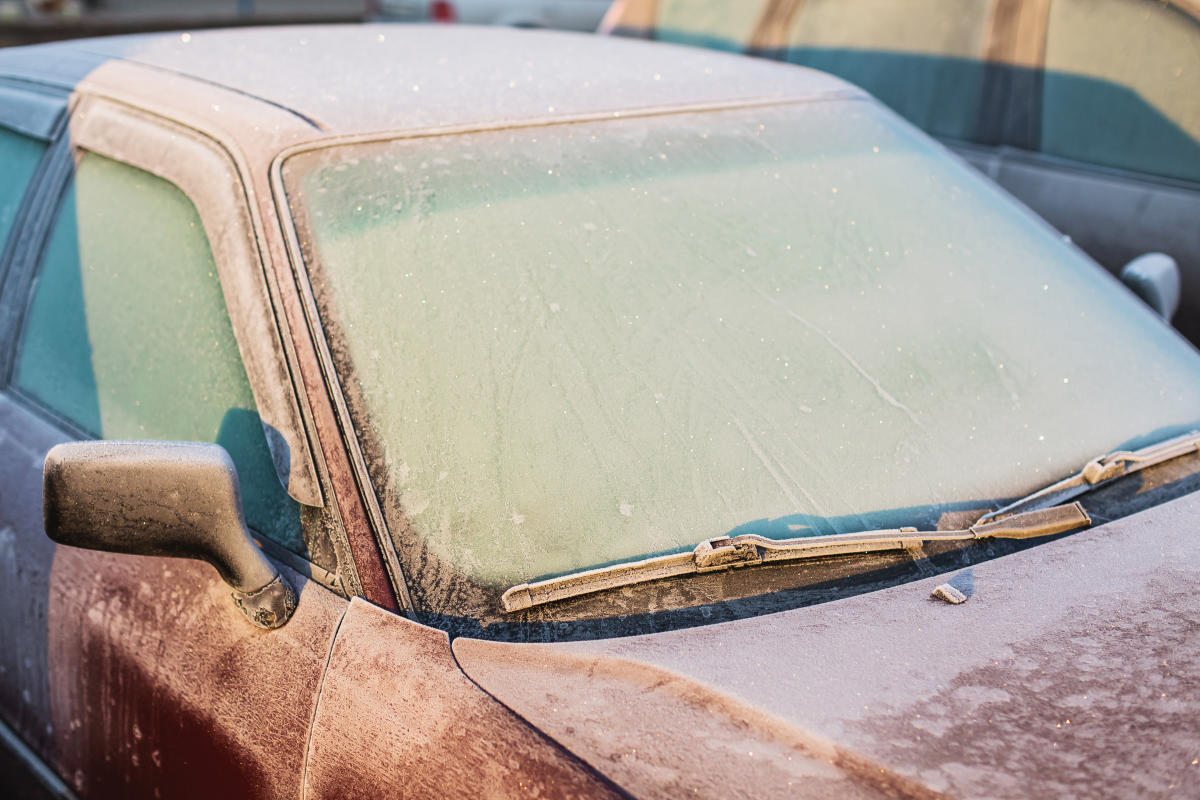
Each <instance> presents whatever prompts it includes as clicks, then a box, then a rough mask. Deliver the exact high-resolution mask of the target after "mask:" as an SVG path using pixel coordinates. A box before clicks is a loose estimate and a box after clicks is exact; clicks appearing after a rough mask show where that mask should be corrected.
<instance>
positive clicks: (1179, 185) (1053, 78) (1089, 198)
mask: <svg viewBox="0 0 1200 800" xmlns="http://www.w3.org/2000/svg"><path fill="white" fill-rule="evenodd" d="M601 32H605V33H613V34H618V35H628V36H638V37H643V38H651V39H658V40H661V41H667V42H676V43H681V44H691V45H700V46H704V47H712V48H716V49H721V50H732V51H739V52H746V53H751V54H755V55H760V56H765V57H768V58H774V59H779V60H783V61H788V62H791V63H794V64H801V65H805V66H810V67H815V68H817V69H821V70H825V71H827V72H831V73H833V74H835V75H839V76H841V77H843V78H846V79H848V80H850V81H852V82H854V83H856V84H858V85H859V86H862V87H863V88H865V89H866V90H868V91H869V92H871V93H872V94H874V95H875V96H876V97H878V98H879V99H881V100H883V101H884V102H885V103H887V104H888V105H890V106H891V107H892V108H894V109H895V110H897V111H899V112H900V113H901V114H902V115H904V116H905V117H907V118H908V119H909V120H910V121H911V122H913V123H915V124H917V125H919V126H920V127H921V128H923V129H924V130H926V131H927V132H929V133H931V134H933V135H935V136H937V137H938V138H940V139H941V140H942V141H943V142H944V143H946V144H948V145H950V146H951V147H952V148H953V149H954V150H955V151H957V152H958V153H959V154H960V155H962V156H963V157H964V158H966V159H967V160H968V161H970V162H971V163H972V164H974V165H975V166H976V167H978V168H979V169H980V170H981V171H983V172H984V173H985V174H987V175H988V176H990V177H991V178H992V179H993V180H995V181H997V182H998V183H999V184H1000V185H1001V186H1003V187H1004V188H1005V189H1007V190H1008V191H1009V192H1011V193H1012V194H1013V195H1015V196H1016V197H1017V198H1018V199H1020V200H1021V201H1023V202H1024V203H1025V204H1026V205H1028V206H1029V207H1030V208H1032V209H1033V210H1035V211H1036V212H1037V213H1039V214H1040V215H1041V216H1042V217H1044V218H1045V219H1046V220H1048V221H1049V222H1050V223H1051V224H1053V225H1054V226H1055V227H1056V228H1058V229H1059V230H1060V231H1062V232H1063V233H1065V234H1067V235H1069V236H1070V237H1071V238H1072V240H1073V241H1074V242H1075V243H1076V244H1078V245H1079V246H1080V247H1081V248H1083V249H1084V250H1086V251H1087V252H1088V253H1089V254H1090V255H1091V256H1092V257H1093V258H1095V259H1096V260H1097V261H1099V262H1100V263H1101V264H1103V265H1104V266H1105V267H1107V268H1108V269H1109V270H1111V271H1113V272H1117V271H1119V270H1120V269H1121V268H1122V266H1124V265H1125V264H1126V263H1127V262H1129V261H1130V260H1131V259H1133V258H1135V257H1137V256H1138V255H1140V254H1142V253H1145V252H1149V251H1161V252H1165V253H1167V254H1169V255H1171V256H1172V257H1174V258H1175V259H1176V260H1177V261H1178V263H1179V266H1180V268H1181V270H1182V277H1183V299H1182V303H1181V306H1180V311H1179V314H1178V316H1177V317H1176V318H1175V324H1176V327H1178V328H1179V329H1180V330H1181V331H1182V332H1183V333H1184V334H1185V335H1186V336H1187V337H1188V338H1190V339H1191V340H1192V341H1193V342H1200V224H1198V220H1200V2H1197V0H1169V1H1168V2H1160V0H966V1H965V2H964V0H907V2H895V0H747V1H746V2H722V1H721V0H617V2H616V3H614V5H613V7H612V8H611V9H610V11H609V13H608V15H607V16H606V17H605V20H604V23H603V25H602V26H601Z"/></svg>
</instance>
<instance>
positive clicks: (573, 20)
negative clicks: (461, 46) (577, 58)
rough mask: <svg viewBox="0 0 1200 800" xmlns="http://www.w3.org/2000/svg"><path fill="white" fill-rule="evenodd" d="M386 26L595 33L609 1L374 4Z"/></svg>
mask: <svg viewBox="0 0 1200 800" xmlns="http://www.w3.org/2000/svg"><path fill="white" fill-rule="evenodd" d="M377 2H378V18H379V19H380V20H382V21H389V22H426V21H429V22H463V23H467V24H469V25H510V26H512V27H516V28H558V29H561V30H569V31H594V30H596V26H598V25H599V24H600V20H601V19H602V18H603V17H604V12H606V11H607V10H608V8H609V6H610V5H611V4H612V0H377Z"/></svg>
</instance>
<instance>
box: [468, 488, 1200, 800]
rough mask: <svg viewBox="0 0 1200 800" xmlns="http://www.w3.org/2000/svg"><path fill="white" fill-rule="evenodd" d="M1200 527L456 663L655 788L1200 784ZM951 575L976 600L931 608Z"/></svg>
mask: <svg viewBox="0 0 1200 800" xmlns="http://www.w3.org/2000/svg"><path fill="white" fill-rule="evenodd" d="M1198 517H1200V493H1197V494H1195V495H1190V496H1187V497H1183V498H1179V499H1177V500H1174V501H1172V502H1170V503H1166V504H1164V505H1161V506H1157V507H1155V508H1153V509H1150V510H1148V511H1145V512H1142V513H1140V514H1137V515H1134V516H1131V517H1126V518H1124V519H1121V520H1117V521H1115V522H1109V523H1107V524H1101V525H1098V526H1096V527H1093V528H1092V529H1090V530H1088V531H1085V532H1083V533H1079V534H1075V535H1073V536H1069V537H1066V538H1063V539H1060V540H1057V541H1054V542H1051V543H1048V544H1044V545H1041V546H1039V547H1035V548H1032V549H1030V550H1026V551H1024V552H1021V553H1018V554H1014V555H1010V556H1006V557H1003V558H998V559H995V560H993V561H989V562H985V563H981V564H977V565H975V566H974V567H972V568H970V569H969V570H963V571H960V572H958V573H952V574H944V575H940V576H934V577H930V578H928V579H926V580H922V581H916V582H913V583H908V584H904V585H901V586H896V587H893V588H890V589H886V590H882V591H878V592H872V593H869V594H864V595H860V596H856V597H848V598H844V599H842V600H837V601H834V602H830V603H826V604H823V605H820V606H814V607H809V608H801V609H795V610H792V611H786V612H782V613H777V614H771V615H766V616H761V617H754V618H749V619H743V620H738V621H735V622H729V623H723V624H716V625H711V626H706V627H700V628H691V629H685V630H676V631H670V632H665V633H658V634H652V635H646V636H636V637H629V638H622V639H607V640H597V641H586V642H562V643H555V644H510V643H501V642H490V641H482V640H475V639H467V638H459V639H456V640H455V642H454V644H453V647H454V653H455V656H456V657H457V659H458V661H459V664H460V665H461V667H462V669H463V670H464V671H465V672H466V673H467V675H468V676H470V677H471V678H472V679H473V680H474V681H475V682H476V683H478V684H479V685H480V686H481V687H483V688H484V689H485V690H486V691H488V692H490V693H491V694H492V695H493V696H494V697H496V698H497V699H498V700H500V701H501V702H502V703H504V704H506V705H507V706H509V707H510V708H511V709H513V710H514V711H515V712H516V713H517V714H519V715H520V716H522V717H524V718H525V719H526V720H528V721H529V722H530V723H532V724H533V725H535V726H537V727H539V728H540V729H542V730H543V731H544V732H545V733H547V734H548V735H549V736H551V737H553V738H555V739H557V740H558V741H559V742H561V743H562V744H563V745H564V746H565V747H567V748H569V749H570V750H572V751H573V752H575V753H576V754H577V755H579V756H580V757H581V758H583V759H584V760H585V761H587V762H588V763H590V764H591V765H592V766H593V767H595V768H596V769H597V770H599V771H601V772H603V773H605V774H606V775H608V776H609V777H611V778H612V779H613V780H615V781H616V782H617V783H618V784H620V785H621V786H623V787H624V788H626V789H627V790H629V791H630V792H632V793H634V794H636V795H638V796H646V797H675V796H682V795H684V794H688V795H693V794H698V795H699V796H712V797H717V796H721V797H729V796H738V795H742V796H748V797H749V796H752V797H768V796H791V797H860V796H862V797H871V796H891V797H896V796H901V797H936V796H951V797H1050V796H1086V797H1128V796H1143V795H1147V794H1154V795H1157V794H1160V793H1161V794H1169V793H1172V792H1174V791H1178V790H1179V789H1181V788H1183V787H1187V786H1191V787H1192V790H1193V791H1194V790H1195V789H1196V787H1197V786H1200V600H1197V598H1196V594H1195V592H1196V590H1197V587H1198V586H1200V548H1198V547H1197V546H1196V535H1197V531H1196V528H1197V524H1196V520H1197V518H1198ZM951 578H952V579H953V581H954V584H955V585H956V586H958V587H960V588H963V589H964V590H965V592H966V593H967V594H968V595H969V599H968V600H967V602H965V603H963V604H961V605H950V604H948V603H945V602H943V601H940V600H936V599H933V598H932V597H931V591H932V590H933V589H934V587H936V586H937V585H939V584H941V583H943V582H945V581H947V580H948V579H951ZM1185 791H1186V790H1185Z"/></svg>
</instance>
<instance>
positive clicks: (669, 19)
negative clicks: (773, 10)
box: [655, 0, 766, 52]
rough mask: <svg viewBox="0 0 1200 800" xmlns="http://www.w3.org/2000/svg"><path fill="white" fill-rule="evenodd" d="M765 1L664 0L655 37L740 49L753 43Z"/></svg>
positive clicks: (660, 8) (726, 48)
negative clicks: (756, 25) (751, 40)
mask: <svg viewBox="0 0 1200 800" xmlns="http://www.w3.org/2000/svg"><path fill="white" fill-rule="evenodd" d="M765 5H766V3H765V2H754V0H743V2H738V3H729V2H725V0H660V2H659V6H658V20H657V25H658V29H657V31H656V33H655V38H656V39H659V40H660V41H664V42H675V43H678V44H691V45H698V46H701V47H712V48H715V49H717V50H733V51H735V52H740V51H742V50H745V49H746V47H747V46H748V45H749V44H750V37H751V34H753V33H754V26H755V23H756V22H757V21H758V19H759V16H760V15H761V14H762V11H763V7H764V6H765Z"/></svg>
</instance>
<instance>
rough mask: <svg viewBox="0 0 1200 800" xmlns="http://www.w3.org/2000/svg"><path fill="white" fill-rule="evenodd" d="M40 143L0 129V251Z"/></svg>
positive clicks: (38, 154) (43, 148) (43, 147)
mask: <svg viewBox="0 0 1200 800" xmlns="http://www.w3.org/2000/svg"><path fill="white" fill-rule="evenodd" d="M45 151H46V144H45V143H44V142H41V141H38V140H37V139H33V138H31V137H29V136H23V135H21V134H19V133H15V132H14V131H11V130H8V129H7V128H0V165H3V166H2V167H0V248H3V246H4V242H5V241H6V240H7V239H8V234H9V232H10V231H11V230H12V225H13V221H14V220H16V218H17V209H19V208H20V207H21V198H22V197H24V196H25V189H26V187H27V186H28V185H29V179H30V178H31V177H32V176H33V172H34V170H35V169H37V165H38V162H39V161H40V160H41V158H42V154H43V153H44V152H45Z"/></svg>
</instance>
